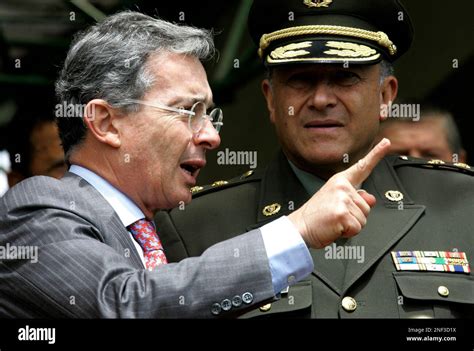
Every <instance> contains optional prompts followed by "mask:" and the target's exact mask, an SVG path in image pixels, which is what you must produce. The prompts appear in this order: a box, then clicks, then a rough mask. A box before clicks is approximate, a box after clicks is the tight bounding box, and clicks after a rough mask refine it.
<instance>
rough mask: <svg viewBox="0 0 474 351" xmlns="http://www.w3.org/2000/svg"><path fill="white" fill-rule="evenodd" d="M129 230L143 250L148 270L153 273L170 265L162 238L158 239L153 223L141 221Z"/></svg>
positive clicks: (130, 226)
mask: <svg viewBox="0 0 474 351" xmlns="http://www.w3.org/2000/svg"><path fill="white" fill-rule="evenodd" d="M127 228H128V230H130V232H131V233H132V235H133V237H134V238H135V240H136V241H137V242H138V243H139V244H140V246H141V248H142V249H143V256H144V257H145V263H146V269H148V270H150V271H152V270H153V269H155V267H156V266H159V265H160V264H167V263H168V261H167V260H166V256H165V252H164V251H163V245H162V244H161V240H160V238H158V234H156V230H155V227H154V226H153V223H152V222H150V221H148V220H146V219H140V220H138V221H136V222H135V223H133V224H131V225H129V226H128V227H127Z"/></svg>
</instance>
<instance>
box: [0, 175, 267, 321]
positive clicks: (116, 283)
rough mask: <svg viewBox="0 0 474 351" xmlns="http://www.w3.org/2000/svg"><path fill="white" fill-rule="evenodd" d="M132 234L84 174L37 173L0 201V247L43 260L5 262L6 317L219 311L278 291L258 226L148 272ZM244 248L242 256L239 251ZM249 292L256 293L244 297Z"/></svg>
mask: <svg viewBox="0 0 474 351" xmlns="http://www.w3.org/2000/svg"><path fill="white" fill-rule="evenodd" d="M132 240H133V239H132V238H131V237H130V235H129V233H128V232H127V230H126V229H125V228H124V227H123V225H122V223H121V221H120V219H119V218H118V216H117V214H116V213H115V212H114V210H113V209H112V207H111V206H110V205H109V204H108V203H107V202H106V201H105V199H104V198H103V197H102V196H101V195H100V194H99V193H98V192H97V191H96V190H95V189H94V188H93V187H92V186H91V185H90V184H89V183H87V182H86V181H85V180H83V179H82V178H80V177H78V176H76V175H74V174H72V173H67V174H66V176H65V177H64V178H63V179H62V180H56V179H53V178H49V177H33V178H30V179H27V180H25V181H24V182H22V183H20V184H18V185H17V186H15V187H14V188H13V189H10V191H9V192H7V193H6V195H5V196H4V197H3V198H1V199H0V246H3V247H9V248H12V247H16V248H19V247H23V248H25V247H26V246H28V247H30V246H31V247H37V248H38V262H37V263H33V262H32V261H30V260H25V259H11V256H10V257H9V258H10V259H4V260H1V261H0V317H19V318H37V317H41V318H43V317H80V318H91V317H106V318H115V317H125V318H134V317H139V318H156V317H201V318H207V317H214V315H213V314H212V313H211V307H212V305H213V304H214V303H221V301H223V300H224V299H232V298H233V297H234V296H236V295H238V296H243V295H244V294H245V293H250V295H249V294H246V297H247V300H246V301H247V302H248V303H249V304H246V303H242V304H241V306H239V307H234V306H232V308H231V310H230V311H228V312H225V313H224V312H222V313H221V314H220V316H222V315H229V313H232V312H235V311H241V310H243V309H245V308H246V307H249V306H252V305H254V304H256V303H259V302H262V301H263V300H266V299H271V298H273V296H274V292H273V285H272V280H271V273H270V270H269V264H268V259H267V255H266V251H265V248H264V244H263V240H262V237H261V234H260V231H252V232H250V233H247V234H244V235H243V236H240V237H238V238H235V239H232V240H230V241H228V242H224V243H220V244H218V245H215V246H213V247H211V248H209V249H208V250H206V251H205V252H204V253H203V254H202V256H201V257H198V258H192V259H189V260H184V261H182V262H180V263H179V264H168V265H166V266H160V267H159V268H157V269H155V270H154V271H153V272H149V271H147V270H145V269H144V267H143V264H142V262H141V260H140V257H139V255H138V253H137V252H136V249H135V247H134V244H133V242H132ZM235 250H239V257H235V255H234V253H235ZM249 296H252V299H249V298H248V297H249Z"/></svg>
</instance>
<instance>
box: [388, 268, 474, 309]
mask: <svg viewBox="0 0 474 351" xmlns="http://www.w3.org/2000/svg"><path fill="white" fill-rule="evenodd" d="M393 276H394V278H395V281H396V282H397V286H398V288H399V289H400V291H401V293H402V294H403V296H404V297H406V298H409V299H415V300H433V301H447V302H457V303H465V304H474V277H473V276H471V275H461V274H452V273H451V274H450V273H444V274H440V273H412V272H394V273H393Z"/></svg>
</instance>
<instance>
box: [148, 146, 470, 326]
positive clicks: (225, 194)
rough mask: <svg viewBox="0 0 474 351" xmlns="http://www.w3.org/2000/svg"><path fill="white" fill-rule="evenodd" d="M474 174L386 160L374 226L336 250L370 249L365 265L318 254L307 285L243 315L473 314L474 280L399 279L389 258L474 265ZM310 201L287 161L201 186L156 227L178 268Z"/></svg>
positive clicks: (375, 190) (445, 276)
mask: <svg viewBox="0 0 474 351" xmlns="http://www.w3.org/2000/svg"><path fill="white" fill-rule="evenodd" d="M473 175H474V171H473V169H471V168H468V166H467V165H462V164H458V165H456V166H455V165H452V164H447V163H442V162H441V161H426V160H418V159H413V158H408V157H404V156H401V157H395V156H390V157H386V158H385V159H384V160H383V161H382V162H380V163H379V165H378V166H377V167H376V169H375V170H374V172H373V173H372V174H371V175H370V176H369V178H368V179H367V180H366V181H365V182H364V183H363V185H362V188H363V189H365V190H367V191H368V192H369V193H371V194H373V195H374V196H375V197H376V198H377V204H376V206H375V207H374V208H373V209H372V211H371V213H370V215H369V218H368V222H367V226H366V227H365V228H364V229H363V230H362V231H361V232H360V233H359V234H358V235H357V236H355V237H353V238H350V239H347V240H344V239H343V240H338V241H337V242H336V244H337V247H342V248H344V247H351V248H357V247H364V260H363V262H361V260H358V259H337V258H335V257H334V255H333V256H332V257H331V256H330V255H329V254H328V252H329V251H328V250H327V249H320V250H313V249H311V250H310V252H311V255H312V257H313V260H314V267H315V269H314V272H313V274H312V275H311V276H310V277H309V279H307V280H305V281H303V282H300V283H299V284H297V285H295V286H293V287H291V288H290V289H289V291H288V292H285V293H283V294H282V298H281V300H279V301H278V302H275V303H273V304H272V305H271V306H268V305H267V306H263V307H262V308H260V310H256V311H253V312H250V313H248V314H247V315H245V316H262V317H265V316H271V317H285V318H286V317H292V316H294V317H301V318H304V317H313V318H370V317H375V318H380V317H381V318H384V317H389V318H411V317H436V318H449V317H460V316H464V317H472V316H474V277H473V276H472V274H466V273H452V272H429V271H397V269H396V266H395V264H394V262H393V259H392V257H391V252H392V251H414V250H419V251H450V252H452V251H459V252H465V253H466V256H467V259H468V260H469V261H470V262H473V260H474V221H473V219H472V216H473V214H474V178H473V177H472V176H473ZM315 190H317V189H315ZM401 196H403V199H401V200H400V198H401ZM309 197H310V196H309V194H308V192H307V191H306V190H305V188H304V186H303V185H302V184H301V182H300V181H299V180H298V177H297V176H296V174H295V173H294V172H293V170H292V169H291V167H290V165H289V163H288V161H287V159H286V158H285V157H284V155H283V154H280V155H279V157H278V158H277V159H276V160H275V161H274V162H272V163H271V164H270V165H269V167H267V169H265V170H264V171H256V172H254V173H252V174H251V172H248V173H246V174H244V175H242V176H241V177H237V178H235V179H233V180H230V181H229V182H227V183H226V182H218V183H217V185H215V186H212V185H210V186H206V187H204V188H203V189H202V190H200V191H197V192H196V193H195V194H194V196H193V200H192V202H191V203H190V204H189V205H188V206H187V207H186V208H185V209H184V210H183V209H181V210H180V209H175V210H173V211H171V212H169V213H168V212H162V213H159V214H158V216H157V218H156V223H157V226H158V227H159V228H160V237H161V239H162V241H163V243H164V247H165V252H166V255H167V257H168V259H169V260H170V261H179V260H181V259H183V258H185V257H188V256H198V255H200V254H201V253H202V252H203V251H204V250H205V249H206V248H208V247H209V246H211V245H213V244H215V243H217V242H219V241H222V240H226V239H229V238H232V237H234V236H236V235H239V234H240V233H242V232H244V231H248V230H250V229H252V228H256V227H260V226H262V225H264V224H266V223H268V222H269V221H272V220H274V219H276V218H278V217H280V216H283V215H287V214H289V213H290V212H291V210H292V209H297V208H298V207H299V206H301V205H302V204H303V203H304V202H305V201H307V200H308V199H309ZM444 288H446V289H447V292H446V290H444Z"/></svg>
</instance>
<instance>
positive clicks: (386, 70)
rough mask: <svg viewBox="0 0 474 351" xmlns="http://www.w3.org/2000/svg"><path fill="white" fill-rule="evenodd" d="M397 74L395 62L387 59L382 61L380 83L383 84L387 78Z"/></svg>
mask: <svg viewBox="0 0 474 351" xmlns="http://www.w3.org/2000/svg"><path fill="white" fill-rule="evenodd" d="M394 75H395V68H394V67H393V64H392V63H391V62H389V61H387V60H382V61H381V62H380V85H382V83H383V81H384V80H385V78H387V77H389V76H394Z"/></svg>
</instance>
